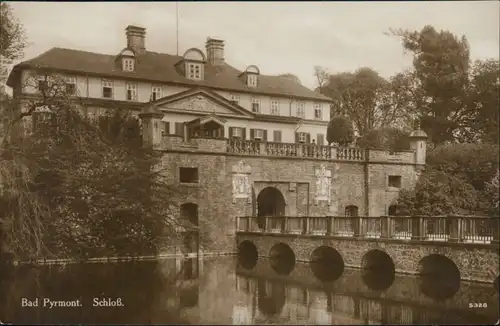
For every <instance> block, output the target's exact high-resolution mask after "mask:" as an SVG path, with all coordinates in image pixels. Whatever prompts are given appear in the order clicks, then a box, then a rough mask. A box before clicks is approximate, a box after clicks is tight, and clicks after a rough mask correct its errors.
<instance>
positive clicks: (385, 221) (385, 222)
mask: <svg viewBox="0 0 500 326" xmlns="http://www.w3.org/2000/svg"><path fill="white" fill-rule="evenodd" d="M380 219H381V220H380V237H381V238H384V239H388V238H390V237H391V217H390V216H380Z"/></svg>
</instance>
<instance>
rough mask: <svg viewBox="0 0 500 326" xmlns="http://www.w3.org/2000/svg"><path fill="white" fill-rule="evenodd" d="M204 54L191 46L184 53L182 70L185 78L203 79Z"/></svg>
mask: <svg viewBox="0 0 500 326" xmlns="http://www.w3.org/2000/svg"><path fill="white" fill-rule="evenodd" d="M205 60H206V59H205V55H204V54H203V52H201V51H200V50H198V49H195V48H192V49H189V50H187V51H186V52H185V53H184V71H185V74H186V78H188V79H191V80H203V78H204V76H203V74H204V71H203V68H204V67H205Z"/></svg>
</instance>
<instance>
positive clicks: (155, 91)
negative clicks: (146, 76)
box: [151, 86, 161, 101]
mask: <svg viewBox="0 0 500 326" xmlns="http://www.w3.org/2000/svg"><path fill="white" fill-rule="evenodd" d="M159 98H161V86H153V87H151V100H152V101H156V100H157V99H159Z"/></svg>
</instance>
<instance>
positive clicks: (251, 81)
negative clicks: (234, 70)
mask: <svg viewBox="0 0 500 326" xmlns="http://www.w3.org/2000/svg"><path fill="white" fill-rule="evenodd" d="M247 85H248V86H249V87H257V75H254V74H248V75H247Z"/></svg>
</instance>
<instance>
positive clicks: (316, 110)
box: [314, 103, 323, 120]
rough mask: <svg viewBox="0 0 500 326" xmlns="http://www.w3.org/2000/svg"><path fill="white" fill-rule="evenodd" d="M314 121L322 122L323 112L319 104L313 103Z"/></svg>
mask: <svg viewBox="0 0 500 326" xmlns="http://www.w3.org/2000/svg"><path fill="white" fill-rule="evenodd" d="M314 119H316V120H323V110H321V104H320V103H315V104H314Z"/></svg>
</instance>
